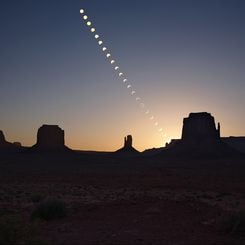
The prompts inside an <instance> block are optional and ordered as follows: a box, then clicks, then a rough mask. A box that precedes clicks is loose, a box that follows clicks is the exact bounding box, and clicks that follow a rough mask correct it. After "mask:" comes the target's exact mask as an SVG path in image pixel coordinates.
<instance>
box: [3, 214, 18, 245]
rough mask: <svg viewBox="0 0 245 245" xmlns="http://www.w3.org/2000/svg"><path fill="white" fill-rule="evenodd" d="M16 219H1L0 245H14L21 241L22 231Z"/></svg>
mask: <svg viewBox="0 0 245 245" xmlns="http://www.w3.org/2000/svg"><path fill="white" fill-rule="evenodd" d="M20 228H21V227H19V220H18V219H17V218H16V217H1V220H0V245H8V244H14V243H15V242H16V241H18V240H19V239H20V236H21V233H22V232H21V231H20Z"/></svg>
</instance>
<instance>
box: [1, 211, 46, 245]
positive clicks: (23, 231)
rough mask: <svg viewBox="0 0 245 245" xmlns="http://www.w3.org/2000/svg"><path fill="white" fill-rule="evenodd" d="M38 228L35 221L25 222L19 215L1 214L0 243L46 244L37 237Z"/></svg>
mask: <svg viewBox="0 0 245 245" xmlns="http://www.w3.org/2000/svg"><path fill="white" fill-rule="evenodd" d="M38 228H39V227H38V224H37V223H26V222H24V220H23V219H21V218H20V217H19V216H16V215H8V216H3V217H1V218H0V245H13V244H26V245H34V244H35V245H44V244H47V243H46V242H45V241H44V240H41V239H40V238H39V237H38V230H39V229H38Z"/></svg>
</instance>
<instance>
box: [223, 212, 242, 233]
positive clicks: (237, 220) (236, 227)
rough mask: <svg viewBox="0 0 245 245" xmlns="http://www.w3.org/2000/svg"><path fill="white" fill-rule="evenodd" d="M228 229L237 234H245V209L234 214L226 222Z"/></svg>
mask: <svg viewBox="0 0 245 245" xmlns="http://www.w3.org/2000/svg"><path fill="white" fill-rule="evenodd" d="M225 225H226V231H227V232H229V233H231V234H235V235H244V234H245V210H243V211H239V212H237V213H234V214H232V215H231V216H230V217H229V218H228V219H227V220H226V222H225Z"/></svg>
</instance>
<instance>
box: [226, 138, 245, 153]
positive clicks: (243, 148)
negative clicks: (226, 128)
mask: <svg viewBox="0 0 245 245" xmlns="http://www.w3.org/2000/svg"><path fill="white" fill-rule="evenodd" d="M221 140H222V141H223V142H225V143H226V144H227V145H229V146H231V147H232V148H234V149H236V150H238V151H240V152H242V153H245V137H244V136H243V137H242V136H240V137H239V136H230V137H222V138H221Z"/></svg>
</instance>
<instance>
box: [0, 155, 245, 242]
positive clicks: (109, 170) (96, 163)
mask: <svg viewBox="0 0 245 245" xmlns="http://www.w3.org/2000/svg"><path fill="white" fill-rule="evenodd" d="M47 200H56V201H57V200H58V201H59V202H60V203H62V208H63V211H62V212H63V213H62V215H61V216H60V217H51V218H50V219H46V218H45V217H43V216H42V215H39V216H38V215H37V217H35V215H33V214H35V212H36V210H38V208H39V207H40V205H42V204H43V203H45V202H47ZM244 210H245V161H244V159H213V160H211V159H206V160H200V159H163V158H161V157H118V156H114V155H106V154H98V155H96V154H82V153H76V154H67V155H45V154H28V153H18V154H12V155H6V154H1V155H0V244H1V245H2V244H7V245H8V244H37V245H38V244H82V245H83V244H84V245H86V244H91V245H92V244H123V245H124V244H136V245H137V244H147V245H148V244H166V245H183V244H186V245H187V244H188V245H196V244H200V245H201V244H203V245H211V244H212V245H233V244H234V245H242V244H245V233H244V230H245V227H244V226H245V224H244V220H243V219H244V218H245V216H244V217H243V216H242V215H243V211H244ZM236 215H237V216H236ZM239 215H240V216H239ZM234 217H239V218H237V219H235V220H234ZM240 217H241V218H240Z"/></svg>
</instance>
